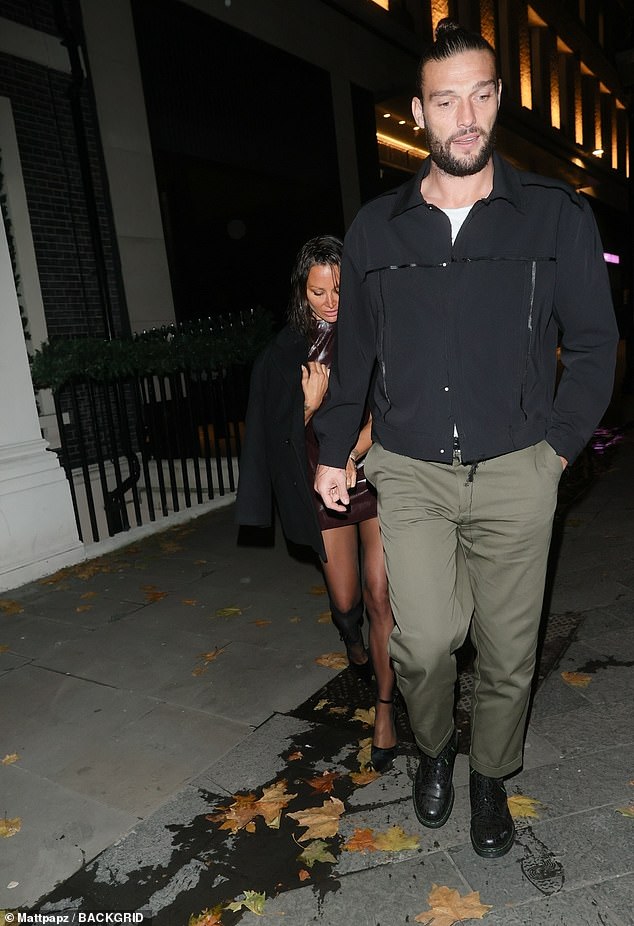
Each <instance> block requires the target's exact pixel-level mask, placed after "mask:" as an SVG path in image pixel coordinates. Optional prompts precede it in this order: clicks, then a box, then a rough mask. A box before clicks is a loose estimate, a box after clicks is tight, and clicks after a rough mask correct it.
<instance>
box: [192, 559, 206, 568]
mask: <svg viewBox="0 0 634 926" xmlns="http://www.w3.org/2000/svg"><path fill="white" fill-rule="evenodd" d="M206 562H207V560H206V559H195V560H194V566H204V565H205V563H206Z"/></svg>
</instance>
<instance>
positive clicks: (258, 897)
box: [227, 891, 266, 916]
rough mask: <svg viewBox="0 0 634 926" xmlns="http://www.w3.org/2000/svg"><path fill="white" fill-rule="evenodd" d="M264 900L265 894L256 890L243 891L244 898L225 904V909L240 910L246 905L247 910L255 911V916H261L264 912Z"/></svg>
mask: <svg viewBox="0 0 634 926" xmlns="http://www.w3.org/2000/svg"><path fill="white" fill-rule="evenodd" d="M265 901H266V894H264V893H262V894H258V893H257V892H256V891H245V892H244V900H236V901H235V902H234V903H228V904H227V910H234V911H236V910H241V909H242V907H246V908H247V910H250V911H251V913H255V915H256V916H262V914H263V913H264V903H265Z"/></svg>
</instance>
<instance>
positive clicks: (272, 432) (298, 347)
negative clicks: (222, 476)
mask: <svg viewBox="0 0 634 926" xmlns="http://www.w3.org/2000/svg"><path fill="white" fill-rule="evenodd" d="M308 347H309V345H308V343H307V340H306V338H305V336H303V335H300V334H298V333H297V332H296V331H294V330H293V329H292V328H290V327H289V326H286V327H285V328H283V329H282V331H280V333H279V334H278V335H277V336H276V337H275V338H274V340H273V341H272V342H271V344H269V346H268V347H267V348H265V350H264V351H263V352H262V353H261V354H260V356H259V357H258V358H257V360H256V362H255V364H254V367H253V373H252V374H251V388H250V393H249V406H248V410H247V419H246V431H245V438H244V443H243V447H242V456H241V458H240V481H239V485H238V498H237V503H236V520H237V522H238V524H245V525H252V526H258V527H265V526H268V525H270V524H271V521H272V512H273V496H275V500H276V502H277V507H278V511H279V515H280V521H281V522H282V529H283V530H284V533H285V535H286V537H287V538H288V539H289V540H291V541H293V542H294V543H299V544H303V545H305V546H309V547H312V548H313V550H314V551H315V552H316V553H317V554H318V555H319V556H320V557H321V559H322V560H324V561H325V559H326V551H325V549H324V543H323V540H322V537H321V531H320V529H319V522H318V520H317V512H316V510H315V494H314V490H313V487H312V485H311V484H310V483H309V478H308V462H307V458H306V435H305V426H304V393H303V390H302V364H303V363H305V362H306V358H307V355H308Z"/></svg>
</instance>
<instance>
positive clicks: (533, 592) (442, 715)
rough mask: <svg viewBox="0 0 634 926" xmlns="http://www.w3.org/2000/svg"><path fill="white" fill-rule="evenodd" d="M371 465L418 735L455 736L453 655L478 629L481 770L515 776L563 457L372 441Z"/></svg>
mask: <svg viewBox="0 0 634 926" xmlns="http://www.w3.org/2000/svg"><path fill="white" fill-rule="evenodd" d="M365 472H366V475H367V477H368V479H370V481H371V482H372V483H374V485H375V486H376V489H377V494H378V508H379V523H380V526H381V532H382V535H383V545H384V548H385V559H386V568H387V575H388V580H389V586H390V598H391V602H392V610H393V612H394V619H395V622H396V626H395V628H394V631H393V633H392V636H391V638H390V655H391V657H392V661H393V664H394V669H395V671H396V675H397V680H398V686H399V689H400V691H401V693H402V695H403V697H404V699H405V702H406V704H407V708H408V712H409V719H410V723H411V725H412V730H413V732H414V735H415V737H416V742H417V743H418V746H419V748H420V749H421V751H422V752H424V753H426V754H427V755H430V756H436V755H438V753H439V752H440V751H441V750H442V748H443V747H444V746H445V744H446V743H447V742H448V740H449V738H450V736H451V734H452V732H453V723H454V719H453V718H454V696H455V682H456V660H455V656H454V653H455V651H456V650H457V649H458V648H459V647H460V646H461V644H462V643H463V642H464V640H465V638H466V635H467V633H468V632H469V631H470V633H471V639H472V642H473V644H474V646H475V648H476V651H477V655H476V659H475V666H474V688H473V700H472V708H471V753H470V762H471V766H472V768H474V769H476V771H478V772H480V774H482V775H489V776H492V777H496V778H498V777H499V778H501V777H503V776H505V775H509V774H511V773H512V772H514V771H516V770H517V769H518V768H519V767H520V766H521V764H522V752H523V742H524V732H525V726H526V716H527V710H528V703H529V697H530V690H531V683H532V678H533V673H534V669H535V650H536V646H537V634H538V629H539V623H540V615H541V609H542V602H543V595H544V584H545V578H546V565H547V559H548V549H549V545H550V537H551V532H552V522H553V516H554V513H555V506H556V502H557V486H558V483H559V479H560V477H561V473H562V463H561V459H560V457H558V456H557V454H556V453H555V451H554V450H553V448H552V447H551V446H550V445H549V444H547V443H546V441H542V442H541V443H539V444H536V445H535V446H532V447H528V448H527V449H525V450H518V451H516V452H514V453H509V454H505V455H504V456H501V457H495V458H494V459H490V460H486V461H484V462H482V463H479V464H478V465H477V467H475V468H474V467H471V466H470V465H462V464H461V463H460V462H457V461H456V462H454V463H453V465H447V464H443V463H428V462H424V461H421V460H414V459H412V458H410V457H405V456H402V455H400V454H395V453H391V452H389V451H387V450H385V449H384V448H383V447H381V445H380V444H374V445H373V446H372V448H371V449H370V452H369V453H368V455H367V457H366V461H365Z"/></svg>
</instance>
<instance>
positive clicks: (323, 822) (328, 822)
mask: <svg viewBox="0 0 634 926" xmlns="http://www.w3.org/2000/svg"><path fill="white" fill-rule="evenodd" d="M343 811H344V806H343V804H342V802H341V801H340V800H339V798H338V797H330V798H328V800H327V801H324V803H323V804H322V805H321V807H311V808H309V809H308V810H298V811H297V812H296V813H289V814H287V816H288V817H291V818H292V819H293V820H297V823H298V824H299V826H305V827H306V828H307V829H306V832H305V833H304V834H303V835H302V836H299V837H298V841H299V842H307V841H308V840H309V839H320V838H324V837H328V836H336V834H337V833H338V832H339V817H340V816H341V814H342V813H343Z"/></svg>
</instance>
